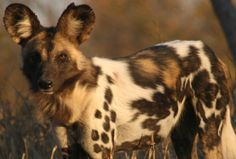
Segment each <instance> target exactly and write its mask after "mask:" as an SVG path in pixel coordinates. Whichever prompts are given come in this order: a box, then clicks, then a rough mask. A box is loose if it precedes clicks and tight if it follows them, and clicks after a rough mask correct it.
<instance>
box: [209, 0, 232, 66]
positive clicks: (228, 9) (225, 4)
mask: <svg viewBox="0 0 236 159" xmlns="http://www.w3.org/2000/svg"><path fill="white" fill-rule="evenodd" d="M211 4H212V7H213V9H214V11H215V14H216V16H217V17H218V20H219V23H220V25H221V27H222V29H223V31H224V34H225V38H226V40H227V43H228V46H229V48H230V50H231V53H232V56H233V59H234V62H236V9H235V7H234V5H233V2H232V0H211Z"/></svg>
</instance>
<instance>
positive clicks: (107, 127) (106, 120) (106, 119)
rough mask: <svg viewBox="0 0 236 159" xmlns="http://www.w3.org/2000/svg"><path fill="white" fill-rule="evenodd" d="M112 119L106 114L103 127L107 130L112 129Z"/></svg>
mask: <svg viewBox="0 0 236 159" xmlns="http://www.w3.org/2000/svg"><path fill="white" fill-rule="evenodd" d="M110 127H111V126H110V119H109V117H108V116H105V122H104V123H103V129H104V130H105V131H109V130H110Z"/></svg>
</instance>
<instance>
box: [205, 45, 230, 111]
mask: <svg viewBox="0 0 236 159" xmlns="http://www.w3.org/2000/svg"><path fill="white" fill-rule="evenodd" d="M203 49H204V51H205V54H206V55H207V57H208V58H209V60H210V62H211V70H212V74H213V75H214V78H215V79H216V81H217V83H218V86H219V91H220V93H221V96H222V97H224V98H225V99H224V100H225V101H222V102H223V103H222V106H220V104H219V105H218V106H217V109H221V108H224V107H225V105H227V104H225V103H229V100H230V95H229V90H228V84H227V83H228V81H227V79H226V75H225V71H224V68H223V66H222V64H221V62H219V60H218V59H217V57H216V55H215V53H214V52H213V51H212V50H211V48H210V47H208V46H207V45H204V48H203Z"/></svg>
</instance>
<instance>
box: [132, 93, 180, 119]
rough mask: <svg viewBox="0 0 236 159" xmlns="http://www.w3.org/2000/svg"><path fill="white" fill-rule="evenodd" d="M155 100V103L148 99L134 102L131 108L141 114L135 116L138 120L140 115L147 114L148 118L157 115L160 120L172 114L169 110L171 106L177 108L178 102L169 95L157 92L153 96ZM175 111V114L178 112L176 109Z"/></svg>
mask: <svg viewBox="0 0 236 159" xmlns="http://www.w3.org/2000/svg"><path fill="white" fill-rule="evenodd" d="M153 100H154V102H152V101H148V100H146V99H139V100H136V101H133V102H132V104H131V106H132V107H133V108H135V109H138V110H139V112H140V113H139V114H136V115H135V118H136V119H137V117H138V116H139V115H140V114H147V115H148V116H153V115H156V116H157V117H158V119H159V120H160V119H163V118H165V117H167V116H168V115H169V114H170V111H169V109H170V107H171V106H173V105H175V106H174V107H177V106H176V102H175V101H174V100H173V99H171V97H170V94H169V93H168V96H167V95H165V94H162V93H160V92H157V93H155V94H154V95H153ZM173 110H174V111H176V112H175V113H177V111H178V110H177V109H176V108H173Z"/></svg>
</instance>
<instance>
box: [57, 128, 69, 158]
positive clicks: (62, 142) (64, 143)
mask: <svg viewBox="0 0 236 159" xmlns="http://www.w3.org/2000/svg"><path fill="white" fill-rule="evenodd" d="M54 130H55V134H56V137H57V139H58V142H59V148H60V149H61V152H62V156H63V159H68V158H69V155H70V153H69V141H68V134H67V129H66V127H64V126H54Z"/></svg>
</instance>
